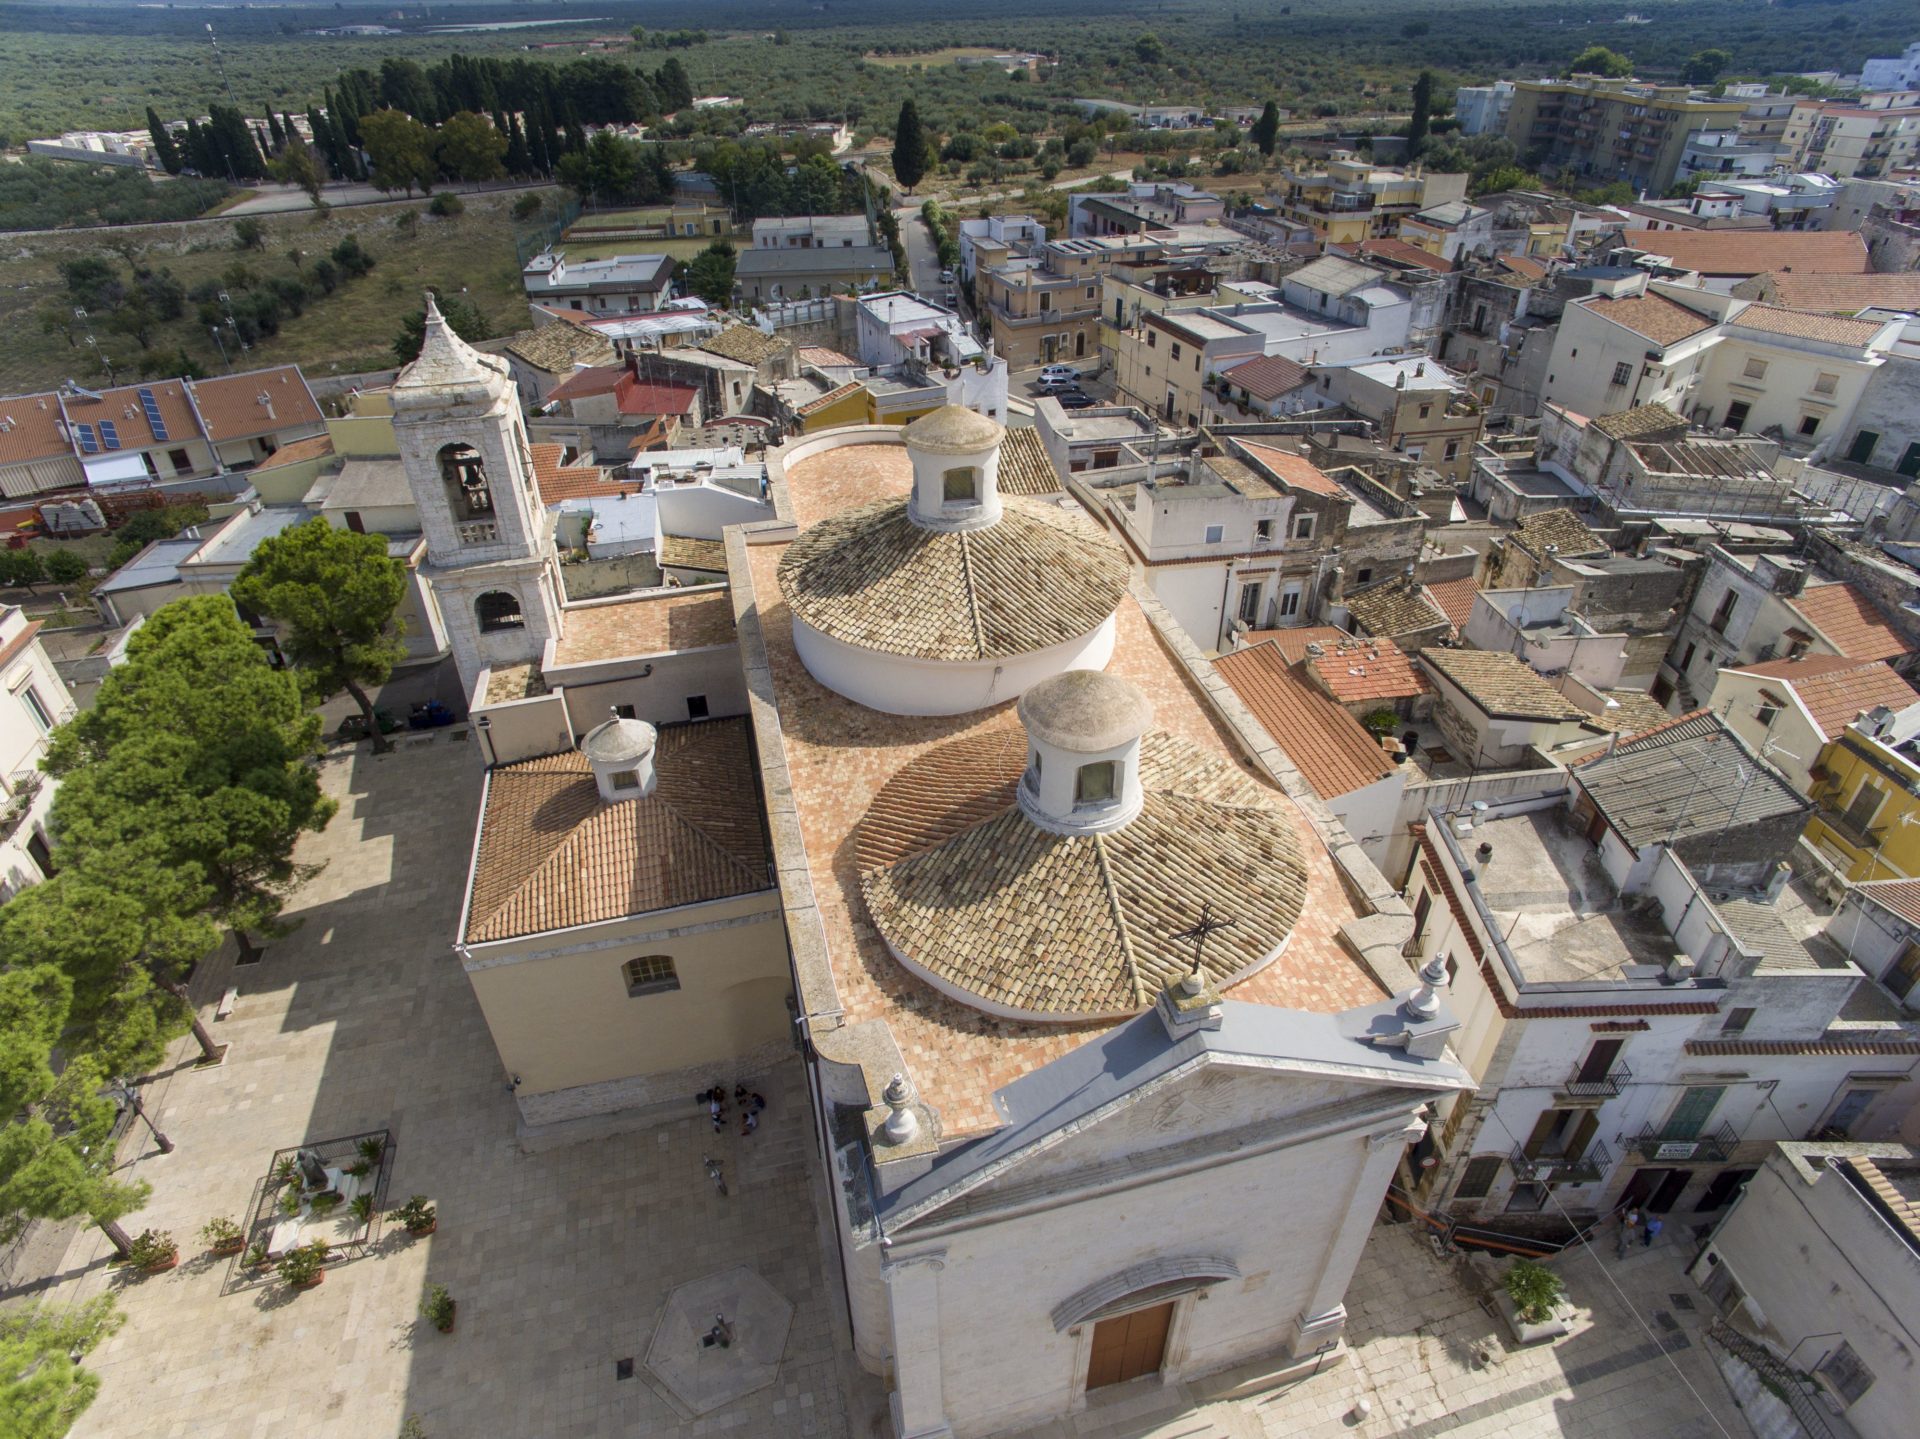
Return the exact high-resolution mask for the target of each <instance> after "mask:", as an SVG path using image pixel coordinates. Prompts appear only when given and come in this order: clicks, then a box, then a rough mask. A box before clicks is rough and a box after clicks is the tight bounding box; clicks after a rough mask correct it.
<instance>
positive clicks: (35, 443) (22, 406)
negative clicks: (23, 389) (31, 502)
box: [0, 390, 79, 475]
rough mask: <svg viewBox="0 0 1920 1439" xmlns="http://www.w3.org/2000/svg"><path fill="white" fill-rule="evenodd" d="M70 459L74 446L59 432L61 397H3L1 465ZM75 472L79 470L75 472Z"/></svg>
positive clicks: (0, 402)
mask: <svg viewBox="0 0 1920 1439" xmlns="http://www.w3.org/2000/svg"><path fill="white" fill-rule="evenodd" d="M62 455H65V456H68V457H69V458H71V456H72V455H73V446H72V444H70V443H69V442H68V440H67V437H66V436H65V435H63V434H61V433H60V397H59V396H58V395H56V394H54V393H53V392H52V391H51V390H49V391H48V392H47V393H46V394H44V395H11V396H8V397H7V398H5V399H0V465H23V464H25V463H26V462H27V461H29V460H51V459H57V458H59V457H60V456H62ZM74 473H75V474H76V475H77V474H78V473H79V471H77V470H76V471H75V472H74Z"/></svg>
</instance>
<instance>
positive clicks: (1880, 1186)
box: [1833, 1150, 1920, 1251]
mask: <svg viewBox="0 0 1920 1439" xmlns="http://www.w3.org/2000/svg"><path fill="white" fill-rule="evenodd" d="M1907 1153H1908V1154H1909V1155H1911V1154H1912V1153H1913V1151H1912V1150H1908V1151H1907ZM1833 1163H1834V1164H1835V1165H1836V1166H1837V1167H1839V1168H1841V1169H1843V1170H1852V1171H1853V1174H1854V1177H1855V1178H1857V1179H1858V1180H1859V1182H1860V1183H1861V1184H1862V1185H1864V1186H1865V1187H1866V1189H1867V1190H1868V1192H1869V1193H1871V1194H1872V1196H1873V1197H1874V1198H1875V1199H1876V1200H1878V1201H1879V1202H1880V1204H1881V1206H1882V1207H1883V1211H1884V1212H1885V1213H1886V1215H1887V1216H1888V1217H1889V1218H1891V1219H1892V1221H1893V1222H1894V1223H1895V1224H1897V1225H1898V1226H1899V1227H1900V1228H1901V1229H1903V1230H1905V1231H1906V1235H1907V1247H1908V1248H1910V1249H1913V1250H1916V1251H1920V1203H1915V1202H1914V1200H1913V1199H1910V1198H1908V1195H1909V1194H1913V1193H1915V1190H1914V1189H1913V1180H1914V1178H1915V1173H1914V1169H1913V1166H1912V1164H1911V1163H1907V1162H1901V1161H1898V1160H1891V1159H1882V1158H1876V1157H1875V1156H1873V1155H1868V1154H1836V1155H1834V1156H1833ZM1883 1165H1885V1166H1889V1167H1892V1166H1894V1165H1898V1166H1899V1167H1898V1168H1897V1169H1896V1170H1895V1172H1896V1173H1898V1174H1899V1175H1900V1176H1901V1178H1903V1179H1905V1180H1906V1181H1907V1187H1906V1188H1904V1189H1903V1188H1902V1187H1901V1186H1900V1185H1898V1184H1895V1183H1894V1182H1893V1181H1892V1180H1891V1179H1889V1178H1887V1174H1886V1169H1884V1168H1882V1166H1883Z"/></svg>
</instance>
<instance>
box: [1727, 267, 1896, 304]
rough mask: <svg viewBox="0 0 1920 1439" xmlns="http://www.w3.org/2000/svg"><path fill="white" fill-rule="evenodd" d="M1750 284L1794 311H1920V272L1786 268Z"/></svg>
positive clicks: (1764, 296) (1765, 295)
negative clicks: (1814, 272) (1826, 271)
mask: <svg viewBox="0 0 1920 1439" xmlns="http://www.w3.org/2000/svg"><path fill="white" fill-rule="evenodd" d="M1749 283H1751V284H1753V285H1754V286H1755V287H1756V288H1757V289H1758V290H1759V291H1760V292H1761V296H1762V297H1763V298H1765V299H1767V300H1769V301H1771V302H1772V303H1773V304H1776V305H1785V306H1786V307H1787V308H1788V309H1790V310H1824V311H1826V312H1827V313H1828V314H1833V315H1852V314H1857V313H1858V312H1859V311H1861V310H1865V309H1868V308H1869V307H1874V306H1877V307H1879V308H1882V309H1888V310H1920V275H1914V274H1905V275H1802V274H1795V273H1793V272H1792V271H1786V270H1782V271H1775V272H1773V273H1770V274H1765V275H1760V276H1758V277H1756V278H1755V279H1754V280H1753V281H1751V282H1749ZM1741 288H1742V290H1744V289H1745V288H1746V287H1745V286H1744V285H1743V286H1742V287H1741ZM1735 293H1736V294H1738V293H1740V291H1735Z"/></svg>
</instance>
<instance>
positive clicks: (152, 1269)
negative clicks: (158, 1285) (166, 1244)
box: [143, 1254, 180, 1274]
mask: <svg viewBox="0 0 1920 1439" xmlns="http://www.w3.org/2000/svg"><path fill="white" fill-rule="evenodd" d="M179 1263H180V1256H179V1255H178V1254H175V1255H173V1256H172V1257H171V1258H168V1259H163V1260H161V1261H160V1262H159V1263H158V1264H148V1265H145V1266H143V1272H145V1273H147V1274H165V1273H166V1272H167V1271H168V1270H169V1269H172V1268H174V1267H175V1266H177V1265H178V1264H179Z"/></svg>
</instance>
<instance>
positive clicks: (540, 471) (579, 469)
mask: <svg viewBox="0 0 1920 1439" xmlns="http://www.w3.org/2000/svg"><path fill="white" fill-rule="evenodd" d="M527 448H528V449H529V450H531V451H532V452H533V483H534V485H535V486H536V487H537V488H538V489H539V491H540V503H541V504H543V505H557V504H559V503H560V502H561V501H562V500H585V499H592V498H593V497H594V496H596V495H622V494H628V493H634V492H638V490H639V489H640V484H639V482H638V481H637V480H629V481H625V482H622V481H620V480H616V479H614V478H613V476H612V475H610V474H609V473H608V472H607V471H606V470H603V469H601V468H600V466H598V465H562V464H561V463H560V457H561V456H562V455H564V454H565V453H566V446H565V445H554V444H538V445H529V446H528V447H527Z"/></svg>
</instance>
